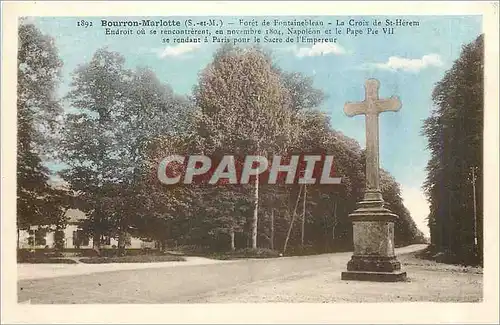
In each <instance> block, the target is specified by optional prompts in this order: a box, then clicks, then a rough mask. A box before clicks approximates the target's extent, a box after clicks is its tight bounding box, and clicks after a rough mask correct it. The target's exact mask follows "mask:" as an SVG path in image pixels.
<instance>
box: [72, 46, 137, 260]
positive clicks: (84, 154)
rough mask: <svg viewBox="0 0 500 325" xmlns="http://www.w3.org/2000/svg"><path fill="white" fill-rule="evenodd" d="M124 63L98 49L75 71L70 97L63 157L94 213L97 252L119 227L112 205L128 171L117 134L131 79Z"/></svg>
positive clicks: (88, 225) (85, 206) (89, 227)
mask: <svg viewBox="0 0 500 325" xmlns="http://www.w3.org/2000/svg"><path fill="white" fill-rule="evenodd" d="M124 61H125V60H124V58H123V57H122V56H121V55H120V54H118V53H116V52H110V51H108V50H107V49H100V50H98V51H97V52H96V53H95V54H94V56H93V57H92V59H91V61H90V62H89V63H86V64H83V65H80V66H79V67H78V68H77V69H76V70H75V72H74V73H73V82H72V89H71V90H70V91H69V93H68V94H67V96H66V98H67V99H68V100H69V102H70V105H71V106H72V108H73V110H72V111H70V112H68V114H67V116H66V123H65V124H66V127H65V130H64V131H65V136H64V140H63V148H64V149H63V152H62V156H63V157H64V159H65V162H66V163H67V164H68V165H69V168H68V169H67V170H65V171H64V173H63V175H64V176H63V177H64V179H65V180H67V181H68V182H69V183H70V185H71V189H72V190H73V191H75V192H76V193H77V195H78V196H79V202H80V208H81V210H82V211H84V212H86V213H87V215H89V219H88V220H87V221H86V222H85V224H84V228H85V229H86V231H87V232H88V233H89V234H91V235H92V236H93V237H94V240H93V244H94V248H95V249H97V250H99V248H100V244H101V238H102V236H103V235H104V234H109V233H110V232H111V230H112V229H113V218H112V214H110V212H109V211H110V210H112V209H110V207H109V205H110V204H113V197H114V198H118V197H119V195H120V192H119V191H117V189H118V187H117V184H119V183H120V182H122V181H123V179H124V174H126V173H127V170H124V169H121V168H120V167H121V166H122V163H121V159H122V157H121V154H122V153H123V151H124V150H123V148H122V147H121V146H120V144H121V143H120V139H119V138H118V135H119V133H118V132H116V131H117V130H120V124H121V123H122V120H121V117H122V116H123V114H124V111H125V110H126V106H125V105H126V103H127V97H126V91H127V86H128V84H127V82H128V81H129V80H130V78H131V77H130V71H128V70H126V69H125V68H124ZM115 212H116V211H115Z"/></svg>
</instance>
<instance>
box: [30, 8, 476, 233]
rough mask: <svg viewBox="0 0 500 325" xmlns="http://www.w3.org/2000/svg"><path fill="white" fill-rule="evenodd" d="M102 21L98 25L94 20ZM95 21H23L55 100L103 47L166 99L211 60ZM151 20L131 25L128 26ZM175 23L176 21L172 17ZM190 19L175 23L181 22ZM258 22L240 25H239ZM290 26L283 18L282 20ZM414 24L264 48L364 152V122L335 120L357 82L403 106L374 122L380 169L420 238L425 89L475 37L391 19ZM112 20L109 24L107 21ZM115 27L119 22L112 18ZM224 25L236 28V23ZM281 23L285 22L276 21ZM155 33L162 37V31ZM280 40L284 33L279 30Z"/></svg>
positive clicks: (353, 96) (459, 27) (471, 32)
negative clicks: (49, 73)
mask: <svg viewBox="0 0 500 325" xmlns="http://www.w3.org/2000/svg"><path fill="white" fill-rule="evenodd" d="M102 18H105V17H102ZM102 18H101V17H100V18H91V19H89V21H92V22H93V26H92V27H89V28H83V27H77V26H76V22H77V21H78V20H80V19H77V18H66V17H64V18H63V17H54V18H51V17H44V18H36V19H32V18H31V19H30V20H31V21H34V22H35V24H36V25H37V26H38V27H39V28H40V29H41V30H42V32H44V33H47V34H50V35H51V36H52V37H54V38H55V42H56V45H57V47H58V49H59V54H60V56H61V58H62V60H63V61H64V68H63V79H62V85H61V87H60V92H61V94H63V93H64V92H65V91H67V89H68V87H69V82H70V73H71V72H72V71H73V70H74V69H75V67H76V66H77V65H78V64H81V63H84V62H87V61H88V60H90V58H91V57H92V55H93V53H94V52H95V51H96V50H97V49H98V48H101V47H104V46H107V47H108V48H109V49H110V50H115V51H118V52H120V53H121V54H123V55H124V56H125V58H126V61H127V65H128V66H129V67H131V68H132V67H136V66H149V67H151V68H152V69H153V70H155V71H156V74H157V75H158V77H159V78H160V79H161V80H162V81H164V82H166V83H168V84H170V85H171V86H172V88H173V89H174V91H176V92H177V93H180V94H189V93H190V92H191V90H192V87H193V86H194V85H195V84H196V82H197V78H198V72H199V71H200V70H201V69H203V68H204V67H205V66H206V65H207V64H208V63H209V62H210V60H211V58H212V55H213V52H214V50H216V49H217V47H218V46H219V45H217V44H194V43H188V44H173V45H162V37H161V36H158V35H143V36H137V35H127V36H123V35H120V36H109V35H105V32H104V31H105V30H104V28H103V27H101V24H100V21H101V19H102ZM143 18H149V19H157V18H158V17H156V18H155V17H133V18H132V17H131V18H130V19H134V20H136V19H143ZM179 18H180V17H179ZM189 18H193V19H197V20H200V18H199V17H198V18H195V17H182V19H189ZM252 18H255V19H257V20H259V21H261V20H262V17H246V19H247V20H250V19H252ZM289 18H291V17H289ZM313 18H314V19H316V20H321V21H323V22H325V23H327V22H332V23H334V24H336V20H337V19H339V20H344V21H346V22H347V21H348V20H349V19H350V18H354V19H356V20H362V19H364V20H366V21H369V22H371V21H373V19H374V18H377V19H379V20H382V21H385V19H387V18H392V19H394V18H396V17H380V16H379V17H373V16H370V17H346V16H344V17H313ZM399 18H405V19H408V20H414V21H418V22H419V26H418V27H402V28H397V29H396V30H395V33H394V35H385V34H383V33H380V34H379V35H366V34H365V35H358V36H347V35H340V36H338V42H337V43H335V44H333V43H332V44H325V43H316V44H305V43H303V44H291V45H280V46H270V45H265V46H264V47H266V48H268V49H270V50H272V52H273V56H274V58H275V61H276V62H277V63H278V64H279V65H280V66H281V67H282V68H283V69H285V70H287V71H297V72H301V73H304V74H306V75H309V76H313V77H314V82H315V86H316V87H318V88H320V89H322V90H323V91H324V92H325V93H326V94H327V96H328V99H327V100H326V101H325V103H324V104H323V105H322V107H321V109H322V110H324V111H325V112H327V113H328V115H329V116H330V117H331V124H332V126H333V127H334V128H335V129H337V130H340V131H342V132H343V133H344V134H346V135H347V136H350V137H352V138H355V139H356V140H358V141H359V143H360V144H361V146H364V144H365V138H364V137H365V124H364V117H362V116H358V117H354V118H348V117H347V116H345V114H344V112H343V106H344V103H345V102H346V101H358V100H359V101H361V100H363V97H364V88H363V87H364V86H363V85H364V81H365V80H366V79H368V78H377V79H379V80H380V82H381V88H380V96H381V97H389V96H392V95H397V96H399V98H400V99H401V101H402V103H403V106H402V109H401V110H400V111H399V112H397V113H393V112H388V113H384V114H382V115H381V117H380V155H381V157H380V163H381V166H382V167H383V168H384V169H386V170H388V171H389V172H390V173H391V174H392V175H393V176H394V177H395V178H396V180H397V181H398V182H399V183H400V184H401V187H402V191H403V199H404V202H405V204H406V206H407V207H408V209H409V210H410V212H411V213H412V216H413V218H414V220H415V221H416V222H417V225H418V227H419V228H420V229H421V230H422V231H424V233H425V234H427V235H428V233H429V231H428V229H427V226H426V220H425V218H426V217H427V214H428V206H427V202H426V200H425V197H424V195H423V193H422V190H421V186H422V183H423V181H424V179H425V166H426V163H427V161H428V159H429V153H428V152H427V150H426V139H425V138H424V137H422V136H421V134H420V132H421V126H422V121H423V119H425V118H426V117H427V116H429V113H430V111H431V109H432V101H431V94H432V90H433V87H434V85H435V83H436V82H438V81H439V80H440V79H441V78H442V77H443V76H444V73H445V72H446V70H448V69H449V68H450V67H451V65H452V64H453V61H454V60H456V59H457V58H458V56H459V55H460V51H461V47H462V45H464V44H466V43H469V42H471V41H473V40H474V39H475V38H476V37H477V36H478V35H479V34H480V33H481V31H482V22H481V18H480V16H427V17H423V16H411V17H399ZM109 19H110V20H112V19H117V17H115V18H111V17H110V18H109ZM119 19H120V20H125V19H127V18H124V17H120V18H119ZM223 19H224V21H232V22H235V23H236V22H237V21H238V19H237V17H232V18H231V17H225V18H223ZM280 19H282V20H283V19H286V17H280ZM161 29H167V28H166V27H163V28H161ZM282 31H283V32H286V28H282Z"/></svg>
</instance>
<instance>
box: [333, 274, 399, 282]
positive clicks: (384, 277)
mask: <svg viewBox="0 0 500 325" xmlns="http://www.w3.org/2000/svg"><path fill="white" fill-rule="evenodd" d="M341 279H342V280H355V281H374V282H400V281H405V280H406V272H402V271H394V272H367V271H346V272H342V276H341Z"/></svg>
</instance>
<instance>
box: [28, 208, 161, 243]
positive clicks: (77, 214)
mask: <svg viewBox="0 0 500 325" xmlns="http://www.w3.org/2000/svg"><path fill="white" fill-rule="evenodd" d="M66 216H67V217H68V218H69V221H68V224H67V226H66V228H65V229H64V248H65V249H71V248H92V247H93V239H92V238H89V237H88V236H86V235H85V234H84V233H83V232H82V231H81V230H79V229H78V224H79V221H80V220H82V219H85V214H84V213H83V212H82V211H80V210H76V209H69V210H68V211H67V212H66ZM48 228H49V229H48V230H47V227H46V226H45V227H38V226H32V227H31V229H30V230H29V231H26V230H21V231H20V232H19V248H44V247H48V248H52V247H54V244H55V240H54V234H55V226H50V227H48ZM37 232H38V233H37ZM40 232H41V233H40ZM35 237H36V241H34V238H35ZM101 247H102V248H114V247H118V240H117V239H115V238H105V240H104V243H101ZM126 247H127V248H154V247H155V243H154V242H148V241H144V240H141V239H140V238H134V237H131V238H130V242H129V243H128V245H127V246H126Z"/></svg>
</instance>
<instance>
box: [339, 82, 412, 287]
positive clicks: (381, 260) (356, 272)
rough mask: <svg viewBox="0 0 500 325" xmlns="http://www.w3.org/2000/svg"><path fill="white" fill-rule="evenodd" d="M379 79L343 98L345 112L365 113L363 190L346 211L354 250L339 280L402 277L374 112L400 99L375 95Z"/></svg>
mask: <svg viewBox="0 0 500 325" xmlns="http://www.w3.org/2000/svg"><path fill="white" fill-rule="evenodd" d="M379 87H380V83H379V81H378V80H376V79H368V80H367V81H366V83H365V100H364V101H362V102H355V103H351V102H347V103H346V104H345V106H344V112H345V113H346V115H347V116H355V115H360V114H364V115H365V116H366V190H365V195H364V198H363V200H362V201H361V202H358V203H357V209H356V210H354V211H353V212H352V213H350V214H349V217H350V218H351V219H352V222H353V226H352V233H353V234H352V236H353V246H354V253H353V255H352V257H351V260H350V261H349V262H348V263H347V272H342V279H343V280H368V281H403V280H404V279H405V278H406V272H403V271H401V263H400V262H399V261H398V260H397V258H396V255H395V252H394V221H395V220H396V219H397V218H398V216H397V215H395V214H394V213H392V212H391V211H390V210H389V209H387V208H386V207H384V200H383V198H382V194H381V192H380V179H379V167H380V166H379V151H378V150H379V139H378V115H379V114H380V113H382V112H387V111H394V112H396V111H398V110H399V109H400V108H401V101H400V100H399V99H398V98H397V97H391V98H387V99H381V98H379V97H378V90H379Z"/></svg>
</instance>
